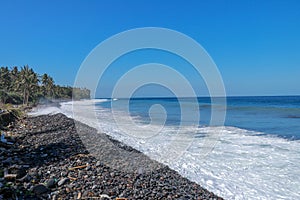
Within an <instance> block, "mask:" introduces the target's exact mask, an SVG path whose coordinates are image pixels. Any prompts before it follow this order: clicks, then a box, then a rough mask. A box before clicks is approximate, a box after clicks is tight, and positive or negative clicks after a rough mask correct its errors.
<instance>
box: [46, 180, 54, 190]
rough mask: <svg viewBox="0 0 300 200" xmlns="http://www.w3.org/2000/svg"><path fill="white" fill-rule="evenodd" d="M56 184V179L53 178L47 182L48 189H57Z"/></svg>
mask: <svg viewBox="0 0 300 200" xmlns="http://www.w3.org/2000/svg"><path fill="white" fill-rule="evenodd" d="M55 183H56V181H55V179H54V178H51V179H49V180H48V181H47V183H46V186H47V188H54V187H55Z"/></svg>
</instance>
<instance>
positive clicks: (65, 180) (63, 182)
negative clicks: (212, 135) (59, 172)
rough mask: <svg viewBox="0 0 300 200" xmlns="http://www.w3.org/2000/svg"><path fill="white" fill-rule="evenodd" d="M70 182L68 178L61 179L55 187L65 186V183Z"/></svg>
mask: <svg viewBox="0 0 300 200" xmlns="http://www.w3.org/2000/svg"><path fill="white" fill-rule="evenodd" d="M68 181H70V179H69V178H63V179H61V180H60V181H58V183H57V185H58V187H60V186H62V185H63V184H65V183H66V182H68Z"/></svg>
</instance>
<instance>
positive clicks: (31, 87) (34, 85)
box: [18, 65, 39, 105]
mask: <svg viewBox="0 0 300 200" xmlns="http://www.w3.org/2000/svg"><path fill="white" fill-rule="evenodd" d="M38 82H39V80H38V76H37V74H36V73H34V71H33V70H32V69H31V68H29V66H28V65H26V66H24V67H23V68H22V69H21V72H20V77H19V81H18V88H19V89H21V90H22V92H23V104H26V105H27V104H28V101H29V97H30V96H34V94H35V93H36V92H37V89H38Z"/></svg>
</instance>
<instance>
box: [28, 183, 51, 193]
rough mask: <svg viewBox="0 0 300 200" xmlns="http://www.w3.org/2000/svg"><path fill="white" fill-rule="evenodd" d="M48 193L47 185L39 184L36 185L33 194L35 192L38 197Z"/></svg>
mask: <svg viewBox="0 0 300 200" xmlns="http://www.w3.org/2000/svg"><path fill="white" fill-rule="evenodd" d="M47 191H48V189H47V188H46V186H45V185H42V184H39V185H35V186H33V188H32V192H34V193H35V194H37V195H40V194H43V193H46V192H47Z"/></svg>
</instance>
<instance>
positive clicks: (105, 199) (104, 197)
mask: <svg viewBox="0 0 300 200" xmlns="http://www.w3.org/2000/svg"><path fill="white" fill-rule="evenodd" d="M109 199H111V198H110V196H108V195H107V194H100V200H109Z"/></svg>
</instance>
